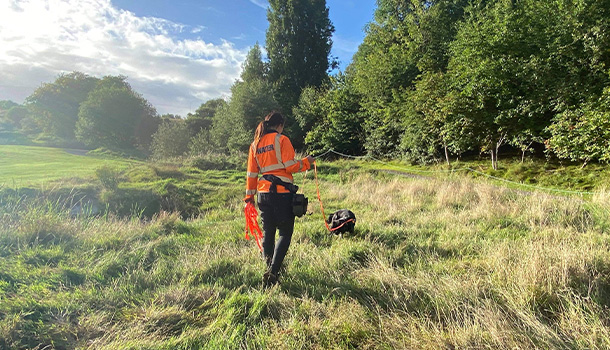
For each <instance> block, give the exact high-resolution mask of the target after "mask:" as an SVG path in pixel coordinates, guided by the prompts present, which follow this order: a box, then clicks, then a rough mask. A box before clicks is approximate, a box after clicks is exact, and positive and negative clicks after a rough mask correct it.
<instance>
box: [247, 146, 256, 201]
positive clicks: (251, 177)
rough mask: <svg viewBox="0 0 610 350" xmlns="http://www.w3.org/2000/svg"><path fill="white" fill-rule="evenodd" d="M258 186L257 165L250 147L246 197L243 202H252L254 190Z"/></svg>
mask: <svg viewBox="0 0 610 350" xmlns="http://www.w3.org/2000/svg"><path fill="white" fill-rule="evenodd" d="M257 186H258V164H257V163H256V159H255V158H254V151H253V150H252V147H250V151H249V152H248V168H247V174H246V197H244V202H251V201H252V202H253V201H254V195H256V188H257Z"/></svg>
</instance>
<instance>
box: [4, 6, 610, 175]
mask: <svg viewBox="0 0 610 350" xmlns="http://www.w3.org/2000/svg"><path fill="white" fill-rule="evenodd" d="M328 11H329V9H328V7H327V6H326V1H324V0H271V1H270V2H269V8H268V12H267V17H268V21H269V28H268V30H267V35H266V42H265V47H264V48H265V51H266V53H267V57H266V58H263V48H262V47H261V46H260V45H259V44H258V43H257V44H256V45H254V46H253V47H252V49H251V50H250V51H249V53H248V55H247V58H246V61H245V62H244V64H243V69H242V73H241V76H240V78H239V79H238V80H237V81H236V82H235V83H234V84H233V86H232V87H231V97H230V99H229V100H227V101H225V100H219V99H218V100H211V101H208V102H206V103H204V104H202V105H201V106H200V107H199V108H198V109H197V111H195V112H194V113H189V114H188V115H187V116H186V118H174V117H173V116H164V117H158V116H156V112H154V108H152V107H151V106H150V104H148V103H146V101H143V99H141V96H139V95H138V94H137V93H135V92H133V91H131V90H130V88H129V86H128V85H126V83H125V79H123V78H121V77H106V78H103V79H101V80H100V79H94V78H90V77H86V76H84V77H82V76H80V75H79V74H80V73H73V74H74V76H73V77H72V78H74V77H76V76H79V77H80V78H79V79H80V80H79V83H78V84H81V85H80V86H81V87H80V88H79V91H80V92H79V93H80V95H78V94H77V96H72V97H71V99H70V98H66V101H63V102H62V106H63V107H66V106H72V107H70V108H73V109H72V111H73V112H70V113H63V112H62V113H56V115H55V118H56V120H55V121H54V122H53V123H51V124H53V125H45V124H44V123H38V124H37V125H38V126H41V125H42V126H43V127H44V128H45V130H53V132H54V133H56V134H57V135H59V134H61V135H62V137H72V135H74V136H75V137H76V139H80V140H82V141H83V142H84V141H90V140H96V141H95V142H96V143H99V142H102V141H103V140H104V138H105V137H106V138H107V136H104V135H107V134H105V133H104V132H102V131H103V130H106V129H104V128H107V127H111V126H119V125H121V124H120V123H122V122H124V120H123V119H120V118H119V119H104V117H102V114H103V113H102V112H100V111H101V110H102V109H101V108H102V107H104V106H106V105H104V104H103V102H102V101H105V100H112V98H118V96H119V95H120V94H118V92H117V91H118V90H121V91H122V92H123V93H127V92H129V91H131V93H130V94H131V96H132V97H130V98H127V97H126V95H125V96H123V98H124V100H123V102H124V103H127V102H129V103H131V104H132V105H133V106H134V107H133V109H131V110H128V111H129V114H130V116H132V118H133V116H134V115H136V116H137V117H136V118H135V119H133V120H137V121H138V122H137V123H136V125H139V126H138V128H143V129H142V130H143V131H142V132H139V133H136V132H135V130H124V128H121V129H122V131H123V132H124V134H122V135H127V134H129V136H125V137H118V138H114V137H113V138H112V140H107V141H108V142H110V141H112V142H115V143H119V142H120V143H121V145H128V144H130V145H132V146H134V147H143V146H146V145H148V147H149V148H150V149H151V150H152V151H153V153H155V154H156V155H157V156H159V157H168V156H176V155H182V154H185V153H189V152H190V153H205V152H215V153H227V152H241V151H244V150H246V149H247V147H248V145H249V143H250V142H251V139H252V133H253V130H254V127H255V126H256V124H257V123H258V122H259V121H260V120H261V119H262V117H263V116H264V115H265V114H267V113H268V112H269V111H271V110H278V111H281V112H283V113H284V114H285V115H286V116H287V120H288V122H287V123H288V125H287V128H286V132H287V133H288V134H289V136H290V137H291V139H292V140H293V143H294V144H295V146H296V147H297V148H300V149H307V150H308V151H310V152H318V151H323V150H326V149H328V148H333V149H335V150H338V151H341V152H344V153H348V154H353V155H361V154H365V153H368V154H372V155H375V156H382V157H388V158H403V159H408V160H411V161H415V162H421V163H426V162H431V161H435V160H440V159H444V161H446V162H450V161H451V159H453V158H455V157H460V156H462V155H464V154H472V153H475V154H479V153H485V154H488V155H489V156H490V158H491V161H492V164H493V166H494V167H497V162H498V153H499V151H500V150H502V149H506V148H510V149H512V150H515V151H516V150H518V151H520V152H521V154H522V155H523V156H525V154H526V153H527V152H531V151H533V150H534V149H539V150H544V151H545V152H546V153H547V154H548V155H552V156H556V157H559V158H563V159H570V160H574V161H581V162H583V163H584V164H586V163H587V162H590V161H601V162H608V161H610V32H609V30H610V29H609V21H610V0H426V1H424V0H378V1H377V8H376V10H375V14H374V19H373V20H372V21H371V22H370V23H369V24H368V25H367V27H366V28H365V38H364V41H363V43H362V44H361V45H360V46H359V48H358V51H357V53H356V54H355V55H354V58H353V61H352V62H351V63H350V64H349V66H348V67H347V69H345V71H344V72H340V73H337V74H332V75H331V74H330V72H331V71H332V70H333V69H334V68H336V67H337V62H336V60H335V59H334V58H333V57H331V55H330V48H331V46H332V34H333V32H334V27H333V25H332V23H331V22H330V20H329V17H328ZM68 77H70V75H66V76H62V77H60V79H58V81H59V80H61V79H62V78H63V79H67V78H68ZM56 83H58V82H56ZM60 85H61V84H60ZM44 87H45V85H43V86H42V87H41V88H40V89H43V88H44ZM40 89H39V90H40ZM53 91H55V90H53ZM86 91H89V92H88V93H85V92H86ZM94 91H95V92H96V93H95V94H93V95H91V93H92V92H94ZM112 91H115V92H114V93H113V92H112ZM37 92H38V90H37ZM37 92H35V93H34V94H33V95H32V96H30V97H29V98H28V100H27V103H26V104H29V105H32V106H35V107H36V108H39V107H40V106H45V107H44V108H42V109H39V110H40V111H43V110H44V111H43V112H44V113H47V114H48V115H50V114H53V113H55V112H54V111H55V109H54V108H57V106H55V105H53V104H52V103H50V102H48V101H47V100H45V98H44V96H42V94H40V93H37ZM85 95H86V98H85ZM77 100H78V101H80V102H79V103H78V104H77V103H76V102H77ZM80 103H83V104H82V105H81V104H80ZM111 105H114V106H118V105H119V104H116V103H114V104H113V103H111ZM136 106H137V108H136ZM106 107H108V108H110V107H111V106H106ZM106 107H104V108H106ZM13 108H14V107H13ZM75 111H78V112H75ZM49 113H50V114H49ZM96 113H97V114H96ZM81 114H82V115H81ZM75 115H76V119H75V117H74V116H75ZM151 116H152V118H151ZM121 118H122V117H121ZM25 124H26V125H24V126H23V127H24V128H27V127H28V125H27V124H28V123H27V122H26V123H25ZM68 125H73V127H72V128H70V127H68ZM138 130H140V129H138ZM151 130H152V131H151ZM154 130H157V131H156V133H154ZM72 133H73V134H72ZM153 133H154V134H153ZM136 134H138V135H136ZM103 142H106V141H103ZM117 146H118V145H117Z"/></svg>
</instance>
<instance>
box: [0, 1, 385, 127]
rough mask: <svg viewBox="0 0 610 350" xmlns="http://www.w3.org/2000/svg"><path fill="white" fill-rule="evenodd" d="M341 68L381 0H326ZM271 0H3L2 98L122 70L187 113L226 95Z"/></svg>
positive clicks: (167, 107)
mask: <svg viewBox="0 0 610 350" xmlns="http://www.w3.org/2000/svg"><path fill="white" fill-rule="evenodd" d="M327 6H328V7H329V9H330V19H331V21H332V22H333V24H334V25H335V28H336V32H335V34H334V36H333V42H334V45H333V51H332V55H333V56H336V57H338V59H339V61H340V63H341V66H340V67H341V69H345V67H346V66H347V65H348V64H349V63H350V62H351V59H352V55H353V54H354V53H355V52H356V50H357V48H358V45H359V44H360V43H361V42H362V39H363V38H364V31H363V28H364V26H365V25H366V24H367V23H368V22H370V21H371V20H372V18H373V12H374V9H375V0H357V1H356V0H354V1H352V0H327ZM266 7H267V1H266V0H224V1H222V0H199V1H196V0H180V1H161V0H147V1H146V0H0V100H2V99H10V100H13V101H16V102H19V103H21V102H23V100H24V99H25V97H27V96H28V95H30V94H31V93H32V92H33V91H34V89H36V87H38V86H39V85H40V84H41V83H43V82H50V81H53V80H54V79H55V77H57V75H58V74H60V73H63V72H70V71H74V70H78V71H81V72H84V73H87V74H90V75H93V76H97V77H101V76H103V75H108V74H111V75H118V74H123V75H126V76H128V77H129V78H128V81H129V82H130V84H131V85H132V86H133V87H134V89H135V90H136V91H138V92H139V93H141V94H142V95H143V96H144V97H145V98H146V99H148V100H149V101H150V102H151V103H152V104H153V105H154V106H155V107H156V108H157V110H158V111H159V113H175V114H180V115H182V116H185V115H186V113H188V112H191V111H194V110H195V109H196V108H197V107H198V106H199V105H200V104H201V103H203V102H205V101H207V100H209V99H212V98H218V97H224V98H228V96H229V88H230V86H231V85H232V84H233V82H234V81H235V79H237V78H238V77H239V73H240V71H241V64H242V62H243V60H244V59H245V55H246V53H247V51H248V49H249V48H250V47H252V45H254V44H255V43H256V42H257V41H258V42H259V43H260V44H261V45H264V42H265V31H266V29H267V12H266Z"/></svg>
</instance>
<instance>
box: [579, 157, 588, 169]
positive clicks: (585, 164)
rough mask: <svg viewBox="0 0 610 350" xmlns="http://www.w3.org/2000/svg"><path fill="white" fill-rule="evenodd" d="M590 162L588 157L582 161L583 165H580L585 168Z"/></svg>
mask: <svg viewBox="0 0 610 350" xmlns="http://www.w3.org/2000/svg"><path fill="white" fill-rule="evenodd" d="M588 162H589V160H588V159H585V162H584V163H582V166H581V167H580V168H581V169H584V168H585V167H586V166H587V163H588Z"/></svg>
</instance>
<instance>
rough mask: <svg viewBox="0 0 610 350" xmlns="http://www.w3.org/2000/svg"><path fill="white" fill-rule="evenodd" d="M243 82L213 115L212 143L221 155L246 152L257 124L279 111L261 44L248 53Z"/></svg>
mask: <svg viewBox="0 0 610 350" xmlns="http://www.w3.org/2000/svg"><path fill="white" fill-rule="evenodd" d="M242 68H243V70H242V73H241V75H240V79H239V80H238V81H236V82H235V83H234V84H233V86H232V87H231V99H230V101H229V102H228V104H225V105H222V106H220V108H218V110H217V111H216V113H215V115H214V121H213V125H212V135H211V138H210V139H211V142H212V144H214V146H215V147H216V148H217V150H218V151H245V150H247V149H248V145H249V144H250V143H251V142H252V135H253V133H254V129H255V128H256V126H257V124H258V123H259V122H260V121H261V120H262V118H263V117H264V116H265V115H267V114H268V113H269V112H270V111H272V110H276V109H279V105H278V103H277V102H276V100H275V98H274V95H273V87H272V84H271V83H270V82H269V74H268V66H267V65H266V64H264V62H263V58H262V52H261V49H260V46H259V45H258V44H256V45H254V46H253V47H252V49H250V51H249V52H248V55H247V58H246V61H245V62H244V64H243V67H242Z"/></svg>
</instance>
